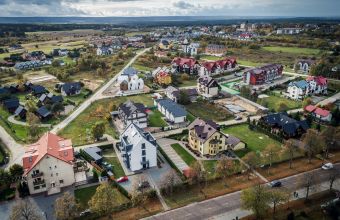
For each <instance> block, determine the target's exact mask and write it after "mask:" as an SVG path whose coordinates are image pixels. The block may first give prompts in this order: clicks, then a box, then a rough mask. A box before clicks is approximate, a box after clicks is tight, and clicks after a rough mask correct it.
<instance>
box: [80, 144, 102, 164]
mask: <svg viewBox="0 0 340 220" xmlns="http://www.w3.org/2000/svg"><path fill="white" fill-rule="evenodd" d="M84 151H85V152H86V153H87V154H88V155H89V156H90V157H92V159H93V160H95V161H99V160H101V159H102V158H103V157H102V156H101V155H100V153H101V152H102V150H101V149H100V148H98V147H95V146H94V147H87V148H85V149H84Z"/></svg>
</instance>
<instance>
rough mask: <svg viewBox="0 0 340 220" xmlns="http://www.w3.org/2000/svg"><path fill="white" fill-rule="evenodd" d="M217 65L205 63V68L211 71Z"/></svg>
mask: <svg viewBox="0 0 340 220" xmlns="http://www.w3.org/2000/svg"><path fill="white" fill-rule="evenodd" d="M215 65H216V62H205V63H203V66H204V68H206V69H207V70H209V71H211V70H212V69H213V67H214V66H215Z"/></svg>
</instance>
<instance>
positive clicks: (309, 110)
mask: <svg viewBox="0 0 340 220" xmlns="http://www.w3.org/2000/svg"><path fill="white" fill-rule="evenodd" d="M315 109H316V107H315V106H314V105H307V106H306V107H305V110H306V111H307V112H313V111H314V110H315Z"/></svg>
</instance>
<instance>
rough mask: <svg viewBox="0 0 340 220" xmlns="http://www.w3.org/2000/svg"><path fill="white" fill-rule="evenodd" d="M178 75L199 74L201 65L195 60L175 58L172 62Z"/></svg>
mask: <svg viewBox="0 0 340 220" xmlns="http://www.w3.org/2000/svg"><path fill="white" fill-rule="evenodd" d="M171 65H172V68H173V70H174V71H175V72H177V73H187V74H198V71H199V68H200V64H199V63H198V61H197V60H195V59H194V58H182V57H175V58H174V59H173V60H172V62H171Z"/></svg>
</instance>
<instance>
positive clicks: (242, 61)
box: [237, 60, 263, 66]
mask: <svg viewBox="0 0 340 220" xmlns="http://www.w3.org/2000/svg"><path fill="white" fill-rule="evenodd" d="M237 63H238V64H240V65H242V66H261V65H262V64H263V63H256V62H252V61H249V60H237Z"/></svg>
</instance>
